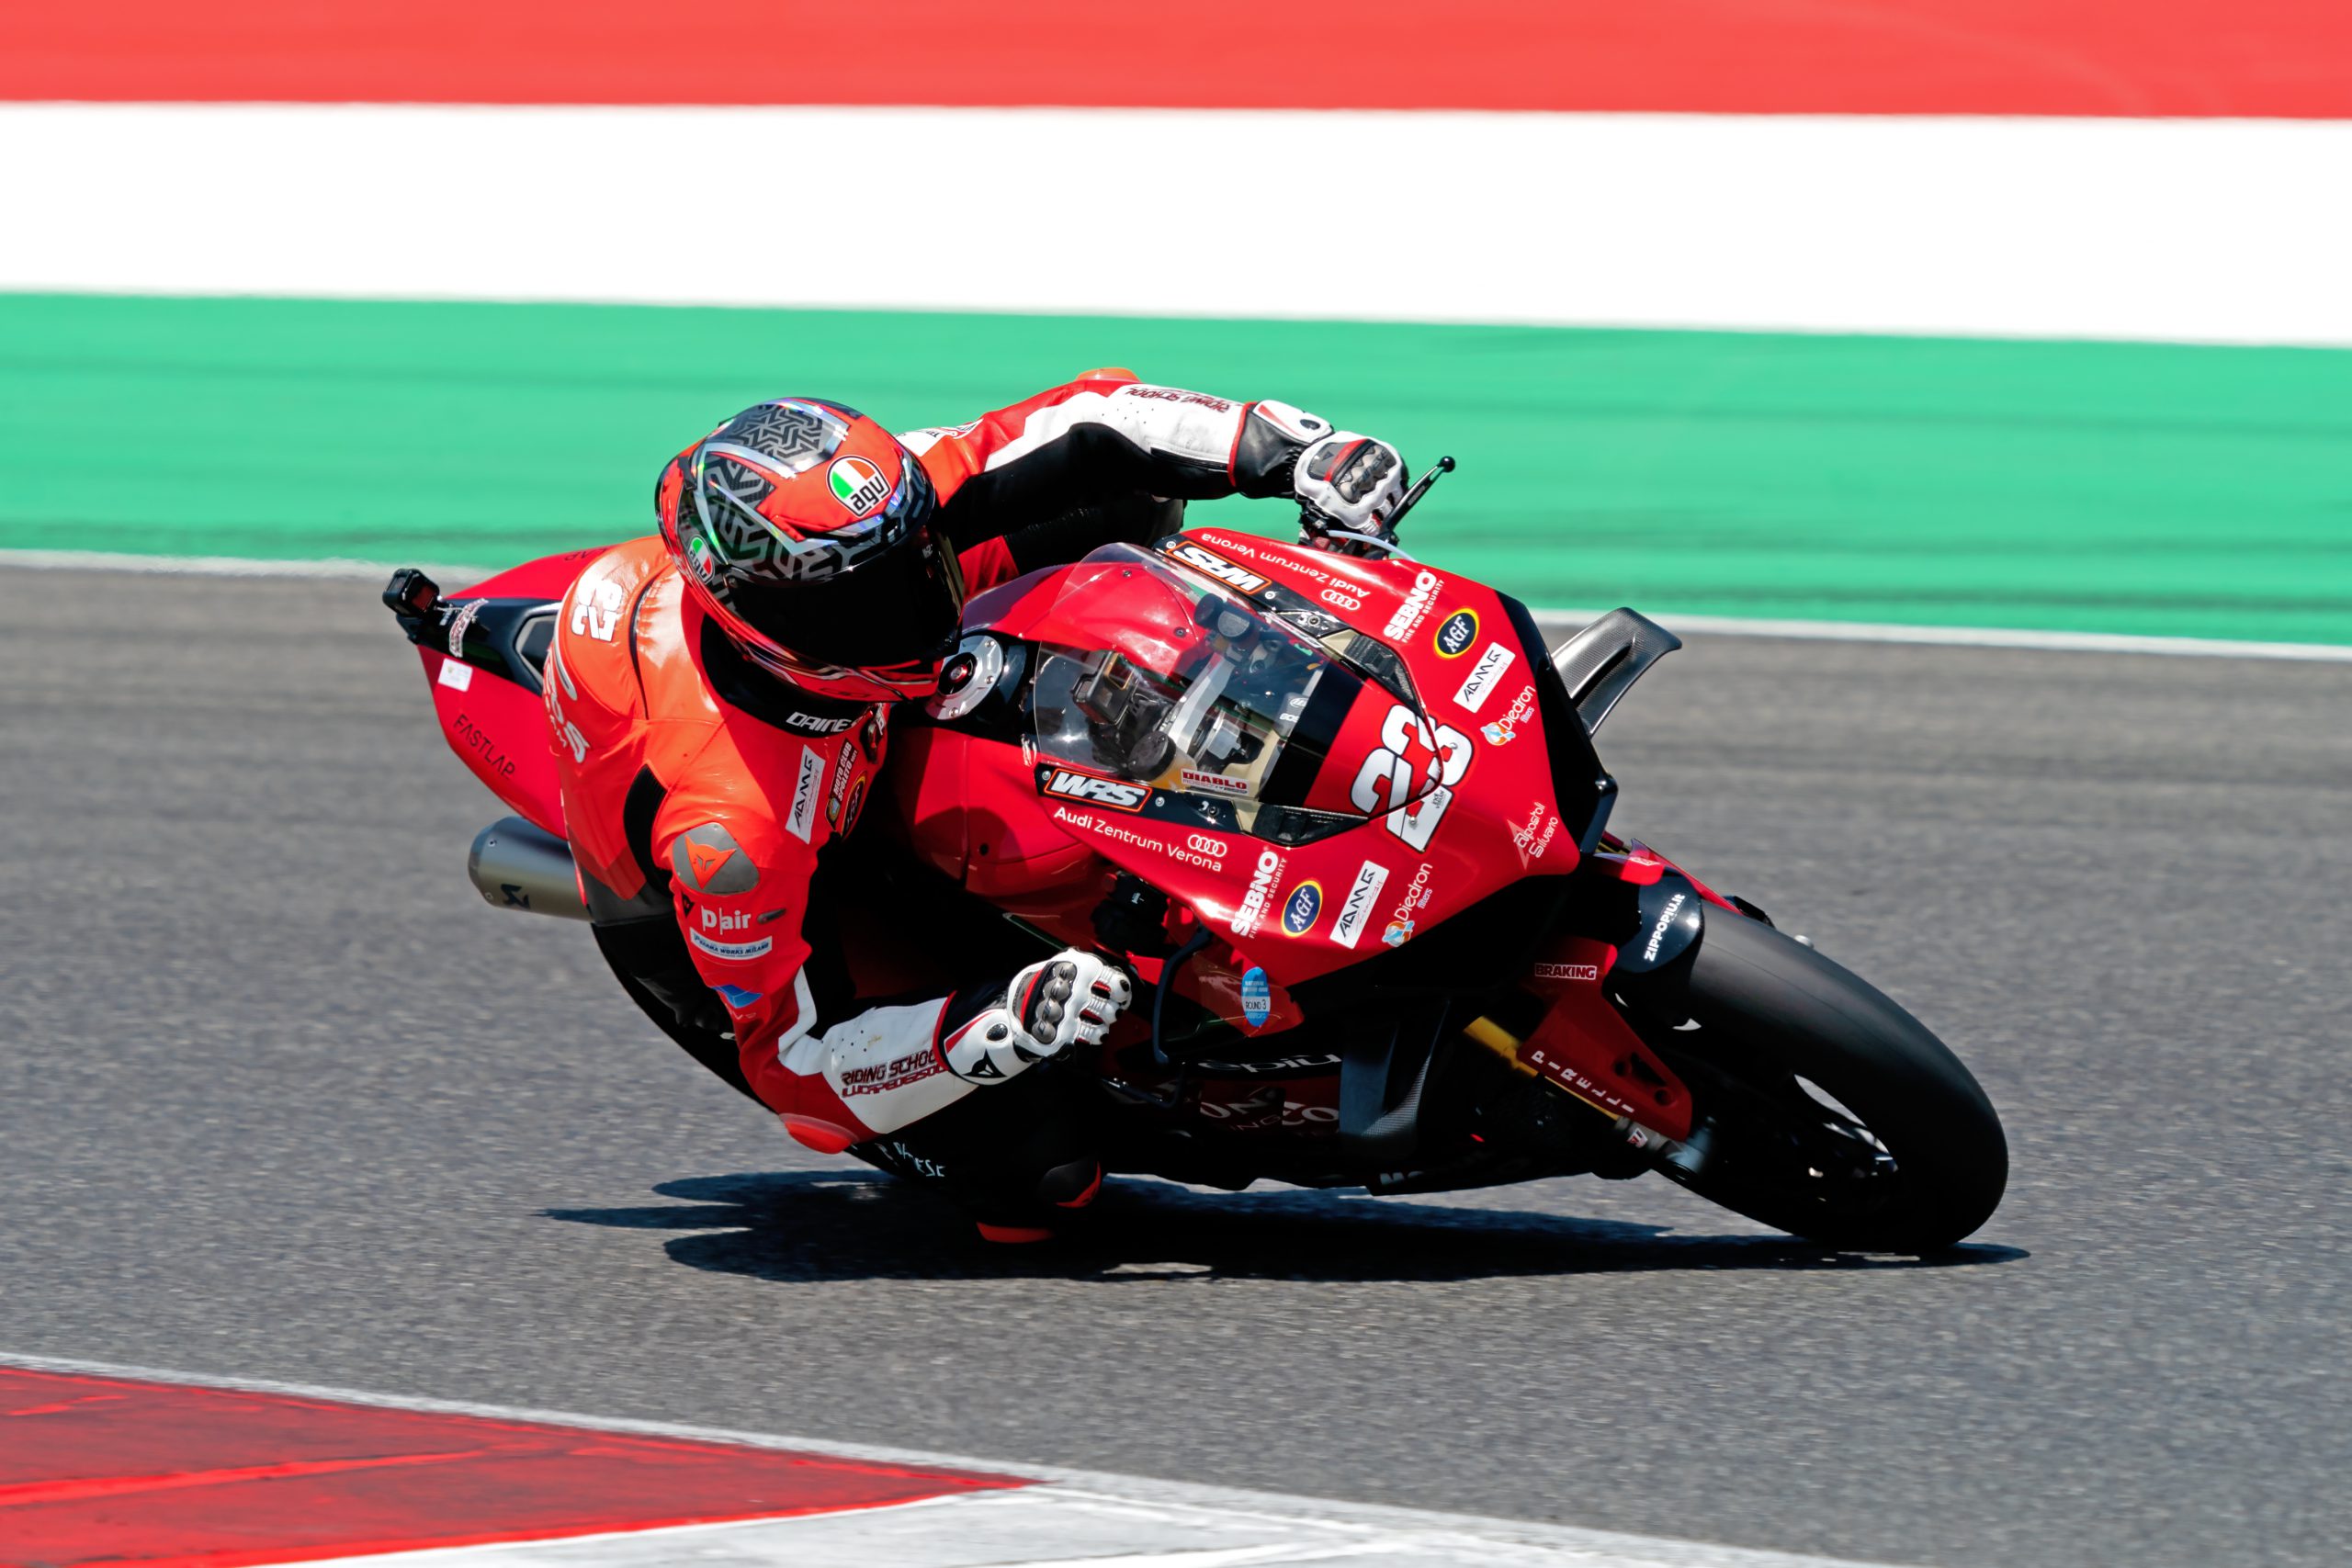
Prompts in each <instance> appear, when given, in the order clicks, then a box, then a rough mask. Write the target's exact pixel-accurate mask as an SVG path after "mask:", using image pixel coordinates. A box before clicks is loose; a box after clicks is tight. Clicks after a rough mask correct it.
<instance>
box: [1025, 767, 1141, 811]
mask: <svg viewBox="0 0 2352 1568" xmlns="http://www.w3.org/2000/svg"><path fill="white" fill-rule="evenodd" d="M1046 794H1047V795H1059V796H1061V797H1062V798H1063V799H1064V800H1083V801H1088V802H1091V804H1093V805H1096V806H1107V807H1110V808H1111V809H1112V810H1114V811H1141V810H1142V809H1143V803H1144V802H1145V801H1147V800H1149V799H1150V798H1151V787H1150V786H1149V785H1148V784H1128V783H1126V782H1125V781H1124V780H1120V779H1106V778H1103V777H1101V776H1099V775H1097V774H1094V773H1077V772H1074V771H1073V770H1071V769H1069V768H1053V769H1049V770H1048V771H1047V773H1046Z"/></svg>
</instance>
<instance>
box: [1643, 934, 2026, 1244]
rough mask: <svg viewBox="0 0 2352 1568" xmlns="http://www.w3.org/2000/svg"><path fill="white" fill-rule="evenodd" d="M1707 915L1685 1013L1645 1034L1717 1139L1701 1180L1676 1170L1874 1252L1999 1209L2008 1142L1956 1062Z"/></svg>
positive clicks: (1863, 986) (1781, 1220)
mask: <svg viewBox="0 0 2352 1568" xmlns="http://www.w3.org/2000/svg"><path fill="white" fill-rule="evenodd" d="M1708 917H1709V918H1708V920H1707V926H1706V931H1705V933H1704V934H1703V935H1702V937H1701V938H1700V942H1699V951H1698V953H1697V955H1696V963H1695V964H1694V965H1693V966H1692V969H1691V976H1690V984H1691V989H1690V996H1689V1000H1688V1007H1689V1010H1690V1014H1691V1018H1690V1021H1686V1022H1685V1023H1684V1024H1683V1025H1682V1027H1681V1028H1679V1030H1675V1031H1672V1032H1663V1033H1652V1036H1651V1037H1652V1039H1653V1040H1654V1042H1655V1043H1657V1047H1658V1049H1659V1052H1660V1055H1663V1056H1665V1057H1666V1058H1667V1059H1668V1062H1669V1063H1670V1064H1671V1065H1672V1066H1674V1067H1675V1068H1676V1070H1677V1071H1679V1072H1681V1073H1683V1074H1684V1075H1685V1077H1686V1081H1688V1082H1689V1083H1690V1085H1691V1091H1692V1093H1693V1095H1694V1097H1695V1098H1696V1100H1697V1103H1698V1105H1699V1108H1700V1111H1701V1114H1702V1118H1704V1119H1705V1120H1706V1121H1707V1122H1709V1123H1711V1131H1710V1134H1709V1137H1710V1139H1711V1142H1712V1146H1711V1147H1710V1148H1709V1150H1708V1152H1707V1157H1706V1159H1705V1161H1704V1162H1703V1164H1702V1165H1701V1167H1700V1168H1699V1169H1698V1170H1697V1171H1696V1172H1695V1173H1689V1174H1686V1173H1683V1172H1679V1171H1676V1170H1674V1169H1671V1168H1668V1170H1667V1174H1668V1175H1669V1176H1671V1177H1673V1178H1674V1179H1676V1180H1679V1181H1680V1182H1681V1183H1682V1184H1683V1185H1684V1186H1686V1187H1689V1188H1690V1189H1691V1190H1693V1191H1695V1192H1698V1193H1699V1194H1701V1195H1702V1196H1703V1197H1705V1198H1707V1199H1709V1200H1711V1201H1714V1202H1717V1203H1720V1204H1722V1205H1723V1206H1724V1208H1727V1209H1730V1210H1733V1211H1734V1212H1735V1213H1741V1214H1745V1215H1747V1217H1748V1218H1749V1219H1752V1220H1758V1221H1760V1222H1762V1223H1763V1224H1768V1225H1770V1226H1772V1227H1773V1228H1774V1229H1776V1230H1783V1231H1787V1232H1789V1233H1790V1234H1791V1235H1800V1236H1804V1237H1805V1238H1806V1239H1808V1240H1811V1241H1817V1242H1821V1243H1824V1244H1825V1245H1827V1246H1831V1247H1850V1248H1855V1249H1859V1250H1864V1251H1884V1252H1906V1253H1928V1252H1935V1251H1939V1250H1941V1249H1943V1248H1945V1247H1951V1246H1952V1245H1953V1244H1955V1243H1957V1242H1959V1241H1960V1240H1962V1238H1963V1237H1965V1236H1967V1235H1970V1234H1971V1233H1973V1231H1975V1230H1976V1228H1977V1227H1978V1226H1980V1225H1982V1224H1984V1223H1985V1220H1987V1219H1988V1218H1990V1217H1991V1215H1992V1213H1993V1211H1994V1209H1995V1208H1996V1207H1997V1206H1998V1205H1999V1203H2000V1201H2001V1194H2002V1191H2003V1190H2004V1189H2005V1188H2006V1187H2007V1181H2008V1143H2007V1139H2006V1138H2005V1137H2004V1136H2003V1134H2002V1132H2001V1122H2000V1118H1999V1117H1998V1115H1996V1113H1995V1111H1994V1110H1993V1105H1992V1101H1991V1100H1988V1099H1986V1098H1985V1090H1984V1089H1983V1088H1982V1087H1980V1086H1979V1085H1978V1084H1977V1082H1976V1079H1975V1078H1974V1077H1973V1076H1972V1075H1971V1074H1970V1073H1969V1071H1968V1069H1967V1068H1966V1067H1965V1066H1962V1064H1961V1061H1960V1059H1959V1058H1958V1057H1957V1056H1954V1055H1952V1054H1951V1051H1950V1050H1948V1049H1946V1047H1945V1046H1944V1044H1943V1043H1942V1042H1941V1041H1939V1040H1938V1039H1937V1038H1936V1037H1935V1035H1934V1034H1932V1033H1931V1032H1928V1028H1927V1027H1926V1026H1925V1025H1924V1024H1922V1023H1920V1021H1918V1020H1917V1019H1916V1018H1913V1017H1912V1016H1911V1015H1910V1014H1909V1013H1907V1012H1905V1010H1903V1009H1902V1008H1900V1007H1898V1006H1896V1005H1895V1003H1894V1002H1893V1001H1892V1000H1890V999H1889V998H1887V997H1886V996H1885V995H1884V994H1883V993H1882V992H1880V991H1879V990H1877V989H1876V988H1875V987H1871V985H1869V984H1868V983H1867V982H1865V981H1863V980H1862V979H1860V977H1858V976H1855V975H1853V974H1852V973H1850V972H1849V971H1848V970H1846V969H1845V968H1843V967H1842V966H1840V965H1839V964H1836V963H1833V962H1832V961H1830V960H1829V959H1827V958H1825V957H1823V956H1822V955H1821V954H1819V953H1815V952H1814V951H1813V950H1812V949H1811V948H1809V947H1807V946H1805V945H1804V943H1802V942H1796V941H1794V940H1792V939H1791V938H1789V937H1787V936H1784V935H1782V934H1781V932H1779V931H1774V930H1773V929H1772V928H1771V927H1770V926H1769V925H1766V924H1765V923H1764V922H1762V921H1761V920H1756V919H1739V918H1736V917H1735V916H1733V915H1730V914H1729V913H1726V912H1723V911H1719V910H1712V909H1711V910H1709V911H1708ZM1692 1023H1695V1024H1696V1027H1695V1028H1693V1027H1691V1024H1692Z"/></svg>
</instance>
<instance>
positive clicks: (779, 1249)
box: [545, 1171, 2028, 1282]
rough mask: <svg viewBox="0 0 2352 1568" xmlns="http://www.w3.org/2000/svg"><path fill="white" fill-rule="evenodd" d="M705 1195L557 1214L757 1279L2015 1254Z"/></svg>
mask: <svg viewBox="0 0 2352 1568" xmlns="http://www.w3.org/2000/svg"><path fill="white" fill-rule="evenodd" d="M654 1190H655V1191H656V1192H659V1193H660V1194H662V1196H663V1197H666V1198H677V1199H684V1200H687V1201H685V1202H681V1203H669V1204H663V1205H661V1206H659V1207H647V1208H638V1209H549V1210H547V1211H545V1213H546V1214H547V1217H548V1218H549V1219H556V1220H563V1221H567V1222H570V1223H572V1224H591V1225H610V1226H614V1227H616V1228H619V1229H624V1230H645V1231H670V1232H684V1233H691V1234H684V1235H673V1237H672V1238H671V1240H670V1241H668V1242H667V1243H665V1244H664V1247H665V1250H666V1251H667V1252H668V1253H669V1255H670V1256H671V1258H673V1259H675V1260H676V1261H678V1262H680V1263H683V1264H685V1265H686V1266H687V1267H689V1268H693V1269H710V1270H712V1271H713V1272H716V1273H723V1274H741V1275H747V1276H749V1277H751V1278H752V1279H758V1280H790V1281H810V1280H926V1279H1004V1278H1033V1279H1060V1280H1104V1281H1106V1282H1118V1281H1123V1280H1165V1279H1176V1278H1202V1277H1224V1278H1228V1279H1272V1280H1334V1281H1371V1280H1476V1279H1491V1278H1498V1277H1502V1276H1509V1275H1529V1274H1594V1273H1620V1274H1622V1273H1643V1272H1649V1271H1656V1270H1666V1269H1676V1270H1683V1269H1783V1270H1807V1271H1815V1272H1818V1271H1822V1270H1838V1269H1949V1268H1955V1267H1966V1266H1971V1265H1981V1264H1990V1263H2009V1262H2014V1261H2016V1260H2017V1259H2018V1258H2025V1257H2027V1256H2028V1254H2027V1253H2025V1252H2023V1251H2021V1250H2019V1249H2018V1248H2016V1247H1991V1246H1965V1247H1956V1248H1954V1249H1953V1250H1951V1251H1950V1252H1947V1253H1942V1254H1939V1255H1938V1256H1935V1257H1932V1258H1910V1257H1900V1256H1894V1255H1889V1254H1879V1253H1869V1254H1863V1253H1851V1252H1836V1251H1831V1250H1828V1249H1826V1248H1824V1247H1815V1246H1813V1245H1811V1244H1809V1243H1806V1242H1801V1241H1797V1240H1793V1239H1792V1238H1790V1237H1787V1236H1770V1235H1683V1234H1680V1233H1679V1232H1674V1231H1670V1230H1668V1228H1667V1227H1665V1226H1663V1225H1645V1224H1626V1223H1624V1222H1623V1221H1617V1220H1590V1219H1576V1218H1570V1217H1565V1216H1561V1215H1554V1214H1540V1213H1524V1212H1514V1211H1511V1210H1505V1209H1457V1208H1447V1207H1441V1206H1439V1205H1436V1204H1430V1203H1414V1202H1410V1201H1404V1200H1399V1199H1393V1198H1391V1199H1372V1198H1366V1197H1363V1196H1362V1195H1360V1194H1356V1195H1350V1194H1345V1193H1340V1192H1316V1191H1302V1190H1278V1191H1271V1192H1241V1193H1199V1192H1193V1191H1190V1190H1186V1189H1184V1188H1181V1187H1175V1186H1170V1185H1167V1184H1164V1183H1160V1182H1153V1181H1116V1180H1114V1181H1111V1182H1107V1183H1105V1184H1104V1186H1103V1194H1102V1197H1101V1198H1100V1199H1099V1200H1097V1201H1096V1202H1095V1204H1094V1206H1093V1208H1091V1210H1089V1211H1088V1213H1087V1215H1086V1218H1085V1221H1084V1223H1083V1224H1082V1225H1080V1226H1079V1227H1077V1228H1075V1229H1073V1230H1072V1231H1071V1232H1070V1233H1069V1235H1065V1236H1063V1237H1061V1238H1059V1239H1057V1240H1056V1241H1054V1242H1051V1243H1048V1244H1045V1245H1041V1246H1034V1247H991V1246H989V1245H987V1244H985V1243H982V1242H981V1241H980V1240H979V1239H978V1236H977V1235H974V1233H973V1232H972V1229H971V1227H970V1226H969V1225H968V1224H967V1223H966V1222H965V1221H963V1220H962V1219H961V1218H960V1217H959V1216H958V1215H957V1214H956V1212H955V1211H954V1210H953V1209H951V1208H950V1207H948V1206H947V1204H945V1203H944V1201H941V1200H940V1199H938V1198H937V1197H935V1196H933V1195H932V1194H929V1193H926V1192H923V1191H921V1190H917V1189H914V1188H911V1187H909V1186H907V1185H905V1184H903V1183H900V1182H898V1181H895V1180H892V1179H889V1178H888V1177H885V1176H879V1175H868V1174H865V1173H863V1172H857V1171H787V1172H778V1173H773V1174H767V1175H743V1176H707V1177H695V1178H691V1179H685V1180H681V1181H669V1182H664V1183H662V1185H661V1186H660V1187H657V1188H655V1189H654Z"/></svg>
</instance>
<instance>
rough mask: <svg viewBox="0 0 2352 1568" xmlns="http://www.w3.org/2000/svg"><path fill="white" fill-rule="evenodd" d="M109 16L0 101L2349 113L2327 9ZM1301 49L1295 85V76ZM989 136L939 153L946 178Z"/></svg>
mask: <svg viewBox="0 0 2352 1568" xmlns="http://www.w3.org/2000/svg"><path fill="white" fill-rule="evenodd" d="M1182 16H1183V20H1182V26H1177V27H1171V26H1170V25H1169V13H1168V12H1167V11H1166V9H1165V8H1163V7H1159V6H1118V5H1105V4H1103V0H1015V3H1014V4H1013V5H1012V6H977V5H973V6H953V5H944V4H941V3H940V0H863V3H861V4H859V5H854V6H809V5H800V4H792V3H790V0H783V3H779V0H702V3H700V4H698V5H697V6H695V8H694V10H693V12H692V14H691V17H690V19H687V20H682V19H681V18H680V16H679V14H678V13H677V12H676V11H675V10H674V9H673V8H672V7H667V6H657V5H654V4H652V3H650V0H336V3H335V4H333V5H320V4H318V3H317V0H208V3H207V4H204V5H200V6H191V5H188V4H187V3H186V0H115V3H113V4H110V5H105V6H91V5H81V6H76V5H62V4H53V3H52V4H46V5H44V4H40V3H38V0H26V3H24V4H19V5H14V6H0V98H96V99H117V100H120V99H201V100H211V101H222V100H226V101H241V100H254V99H277V100H287V101H296V102H304V103H320V102H333V101H336V100H345V99H348V100H355V101H360V102H369V103H390V102H411V103H579V104H704V103H709V104H719V103H735V104H967V105H969V104H1080V105H1097V106H1103V107H1171V108H1467V109H1555V110H1565V109H1585V110H1629V109H1637V110H1652V111H1665V112H1681V113H1715V114H2031V115H2168V116H2171V115H2177V116H2200V115H2238V116H2255V117H2287V118H2319V119H2326V118H2352V6H2345V5H2342V4H2340V3H2339V4H2333V5H2331V4H2329V3H2328V0H1871V3H1870V4H1868V5H1823V4H1821V3H1820V0H1641V3H1640V4H1634V5H1628V4H1626V3H1625V0H1453V4H1451V5H1447V6H1430V5H1429V4H1428V3H1427V0H1294V3H1293V4H1291V5H1288V6H1264V5H1261V4H1259V3H1258V0H1193V4H1192V5H1189V6H1186V7H1185V8H1184V11H1183V14H1182ZM1302 60H1306V61H1312V62H1314V68H1313V69H1311V70H1306V71H1302V70H1300V69H1299V62H1300V61H1302ZM1003 152H1004V150H1002V149H995V148H987V147H980V148H968V147H967V148H955V149H949V148H943V149H942V150H941V152H940V158H939V169H940V171H941V172H942V175H943V177H954V176H955V175H956V174H957V173H958V172H960V171H970V172H971V173H972V174H973V175H974V177H983V176H985V175H986V173H987V172H988V171H989V169H991V168H993V167H995V166H996V164H997V163H998V162H1001V157H1002V156H1003Z"/></svg>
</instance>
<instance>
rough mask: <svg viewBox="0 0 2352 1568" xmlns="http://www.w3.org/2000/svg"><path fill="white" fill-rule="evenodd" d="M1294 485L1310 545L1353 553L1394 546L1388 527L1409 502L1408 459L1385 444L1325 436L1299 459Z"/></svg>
mask: <svg viewBox="0 0 2352 1568" xmlns="http://www.w3.org/2000/svg"><path fill="white" fill-rule="evenodd" d="M1291 482H1292V485H1293V487H1294V488H1295V490H1296V491H1297V493H1298V504H1299V508H1300V511H1301V513H1302V518H1301V520H1302V522H1303V523H1304V525H1305V527H1306V534H1307V536H1308V537H1307V540H1306V542H1307V543H1320V544H1324V545H1326V546H1327V547H1331V546H1335V545H1336V546H1337V547H1341V548H1345V547H1348V546H1351V545H1353V546H1357V547H1359V548H1358V549H1351V550H1350V551H1349V553H1350V554H1358V553H1361V554H1365V555H1374V554H1378V555H1385V554H1387V553H1388V551H1389V550H1391V549H1393V548H1395V547H1396V544H1397V536H1396V535H1395V534H1394V533H1393V532H1391V531H1390V529H1389V526H1388V522H1389V519H1391V518H1392V517H1395V516H1396V515H1397V506H1398V505H1399V504H1400V503H1401V502H1403V501H1404V499H1405V457H1404V454H1402V453H1400V452H1398V451H1397V448H1396V447H1394V446H1390V445H1389V444H1388V443H1387V442H1385V441H1375V440H1374V439H1373V438H1372V437H1371V436H1369V435H1359V434H1356V433H1355V432H1353V431H1351V430H1343V431H1340V432H1338V433H1336V434H1331V435H1327V436H1325V437H1324V438H1323V439H1321V440H1319V441H1317V442H1316V443H1315V444H1314V445H1313V446H1309V447H1307V449H1306V451H1304V452H1302V453H1300V454H1299V457H1298V468H1297V469H1296V470H1295V476H1294V478H1293V479H1292V481H1291ZM1318 536H1319V537H1318Z"/></svg>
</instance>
